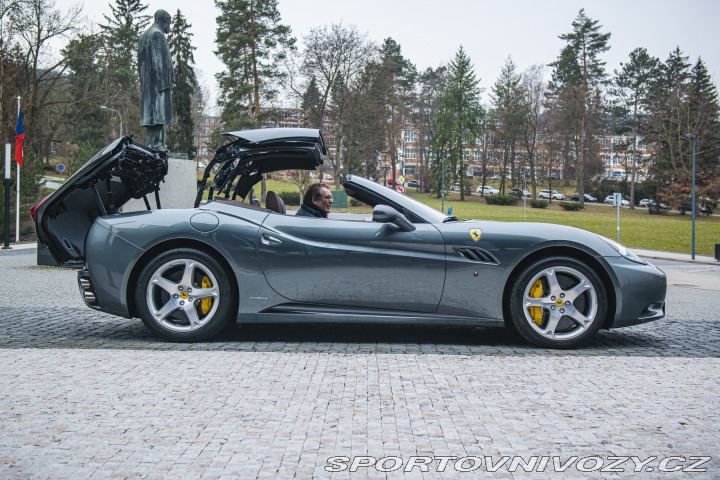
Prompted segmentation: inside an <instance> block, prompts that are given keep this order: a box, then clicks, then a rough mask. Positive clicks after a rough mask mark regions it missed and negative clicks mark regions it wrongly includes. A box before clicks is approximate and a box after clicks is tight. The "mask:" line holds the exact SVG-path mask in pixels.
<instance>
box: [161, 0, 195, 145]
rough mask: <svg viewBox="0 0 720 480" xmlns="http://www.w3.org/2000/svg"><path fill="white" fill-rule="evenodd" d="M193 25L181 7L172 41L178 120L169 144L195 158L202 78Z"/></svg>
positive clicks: (171, 35)
mask: <svg viewBox="0 0 720 480" xmlns="http://www.w3.org/2000/svg"><path fill="white" fill-rule="evenodd" d="M191 26H192V25H190V24H189V23H188V22H187V20H186V19H185V17H184V16H183V15H182V13H181V12H180V10H178V11H177V13H176V14H175V16H174V17H173V20H172V26H171V27H170V33H169V34H168V45H169V47H170V54H171V55H172V59H173V67H174V70H175V85H174V86H173V91H172V103H173V113H174V116H175V124H174V125H173V126H171V127H170V129H169V134H170V135H169V145H170V149H171V150H174V151H177V152H187V153H188V155H189V156H190V158H191V159H192V158H194V156H195V147H194V145H193V133H194V130H195V118H194V115H193V96H194V94H195V90H196V89H197V88H198V81H197V78H196V77H195V69H194V68H193V65H194V64H195V57H194V55H193V51H194V50H195V47H194V46H193V45H192V36H193V34H192V33H190V27H191Z"/></svg>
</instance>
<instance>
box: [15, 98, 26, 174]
mask: <svg viewBox="0 0 720 480" xmlns="http://www.w3.org/2000/svg"><path fill="white" fill-rule="evenodd" d="M24 141H25V129H24V128H23V121H22V111H21V110H20V108H18V120H17V127H15V161H16V162H17V163H18V165H19V166H20V168H22V162H23V142H24Z"/></svg>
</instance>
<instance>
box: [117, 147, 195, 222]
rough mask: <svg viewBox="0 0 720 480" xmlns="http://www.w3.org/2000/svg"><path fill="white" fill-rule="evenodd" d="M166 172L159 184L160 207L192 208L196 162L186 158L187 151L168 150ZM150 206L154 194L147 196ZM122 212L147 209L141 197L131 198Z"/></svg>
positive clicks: (152, 205) (154, 207) (155, 207)
mask: <svg viewBox="0 0 720 480" xmlns="http://www.w3.org/2000/svg"><path fill="white" fill-rule="evenodd" d="M168 157H169V158H168V173H167V175H166V176H165V182H163V183H161V184H160V208H193V205H194V203H195V196H196V195H197V162H195V161H194V160H188V159H187V158H188V155H187V153H174V152H168ZM147 199H148V201H149V202H150V207H151V208H152V209H153V210H155V209H157V206H156V205H155V194H153V193H151V194H148V196H147ZM121 210H122V212H123V213H126V212H138V211H141V210H147V207H146V206H145V202H144V201H143V199H142V198H140V199H134V198H133V199H131V200H130V201H129V202H127V203H126V204H125V205H123V207H122V209H121Z"/></svg>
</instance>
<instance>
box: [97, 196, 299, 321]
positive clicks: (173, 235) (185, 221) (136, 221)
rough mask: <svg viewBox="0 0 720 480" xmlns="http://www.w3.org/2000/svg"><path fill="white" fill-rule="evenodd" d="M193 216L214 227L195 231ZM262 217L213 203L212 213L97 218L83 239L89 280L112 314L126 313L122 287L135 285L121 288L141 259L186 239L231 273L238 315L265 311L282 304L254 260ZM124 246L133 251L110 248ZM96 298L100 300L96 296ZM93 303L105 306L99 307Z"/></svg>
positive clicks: (167, 212)
mask: <svg viewBox="0 0 720 480" xmlns="http://www.w3.org/2000/svg"><path fill="white" fill-rule="evenodd" d="M214 208H215V207H214ZM233 210H237V211H238V212H242V213H243V215H245V216H247V217H248V219H247V220H246V219H242V218H239V217H238V216H236V215H233V214H232V212H233ZM228 212H231V213H228ZM199 213H201V214H203V215H207V214H210V215H214V216H217V218H218V226H217V227H216V228H214V229H213V230H212V231H209V232H203V231H198V230H197V229H195V228H194V227H193V226H192V223H191V218H192V217H194V216H196V215H198V214H199ZM266 215H267V211H257V210H249V209H243V208H241V207H233V206H227V205H220V204H218V207H217V208H216V209H215V211H212V210H210V209H202V210H201V209H188V210H154V211H146V212H133V213H128V214H123V215H111V216H105V217H100V218H98V219H97V220H96V225H94V226H93V228H92V229H91V232H92V235H89V237H88V252H89V253H88V270H89V271H90V272H91V278H92V279H93V282H94V283H95V282H97V285H96V288H99V289H100V290H102V291H103V292H105V291H107V292H108V294H112V295H114V296H116V297H117V302H118V303H117V304H115V303H112V302H110V303H108V305H110V304H112V305H111V306H112V312H113V313H117V314H121V315H127V314H128V306H127V298H128V295H132V291H129V290H127V289H133V288H135V285H127V284H128V280H129V278H130V274H131V272H132V271H133V270H134V269H135V268H136V264H137V262H138V260H139V259H140V258H141V257H142V255H143V254H144V253H145V252H146V251H148V250H150V249H152V248H154V247H157V246H159V245H161V244H163V243H166V242H173V244H174V245H176V246H177V243H176V242H177V241H180V242H182V241H183V240H186V241H187V243H188V244H189V243H190V242H191V241H195V242H200V243H203V244H205V245H207V248H209V249H213V250H215V251H217V252H218V253H219V254H220V255H221V256H222V257H224V258H225V259H226V260H227V261H228V264H229V265H230V266H231V268H232V269H233V273H234V275H235V278H236V280H237V284H238V290H239V295H240V313H242V312H243V311H258V310H261V309H263V308H267V306H268V305H269V304H270V305H271V304H275V303H282V302H283V301H285V299H283V298H282V297H279V296H277V295H276V294H275V293H274V292H273V290H272V289H271V288H270V287H269V285H268V284H267V281H266V280H265V277H264V275H263V272H262V269H261V268H260V264H259V262H258V257H257V248H256V246H255V239H256V238H257V230H258V228H259V224H258V223H257V222H258V221H262V219H263V218H264V217H265V216H266ZM251 220H256V221H251ZM197 225H198V224H197V223H196V226H197ZM200 226H201V227H202V225H200ZM120 239H121V240H120ZM126 244H127V245H132V246H133V248H132V249H130V248H128V249H120V250H119V251H118V252H116V251H115V250H114V248H115V246H116V245H126ZM107 248H113V250H107ZM176 248H177V247H176ZM108 251H112V252H113V255H112V257H111V258H108V256H107V252H108ZM137 268H142V265H137ZM96 271H97V273H95V272H96ZM117 278H122V279H123V281H122V282H121V283H118V282H117V280H116V279H117ZM126 285H127V286H126ZM111 292H114V293H111ZM253 297H260V298H264V299H265V300H264V301H262V302H258V301H257V300H251V298H253ZM98 298H99V300H100V297H98ZM104 299H105V296H104V295H103V297H102V302H105V300H104ZM268 302H269V303H268ZM98 303H100V305H101V306H102V307H105V304H104V303H101V302H98ZM108 308H109V307H108Z"/></svg>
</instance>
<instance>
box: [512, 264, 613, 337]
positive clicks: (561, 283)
mask: <svg viewBox="0 0 720 480" xmlns="http://www.w3.org/2000/svg"><path fill="white" fill-rule="evenodd" d="M507 301H508V311H509V314H510V322H511V323H512V326H513V327H514V328H515V330H517V332H518V333H519V334H520V335H521V336H522V337H523V338H525V339H526V340H527V341H529V342H530V343H532V344H534V345H537V346H540V347H547V348H573V347H577V346H579V345H582V344H584V343H587V342H588V341H589V340H590V339H591V338H592V337H593V335H595V333H597V331H598V330H599V329H600V327H602V325H603V323H604V321H605V317H606V315H607V294H606V291H605V286H604V285H603V283H602V281H601V280H600V277H599V276H598V275H597V274H596V273H595V272H594V271H593V269H592V268H590V267H588V266H587V264H585V263H584V262H582V261H580V260H576V259H574V258H569V257H551V258H547V259H543V260H539V261H537V262H534V263H532V264H531V265H529V266H528V267H526V268H525V269H524V270H523V271H522V272H521V273H520V275H518V276H517V278H516V279H515V282H514V283H513V286H512V289H511V291H510V296H509V298H508V299H507Z"/></svg>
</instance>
